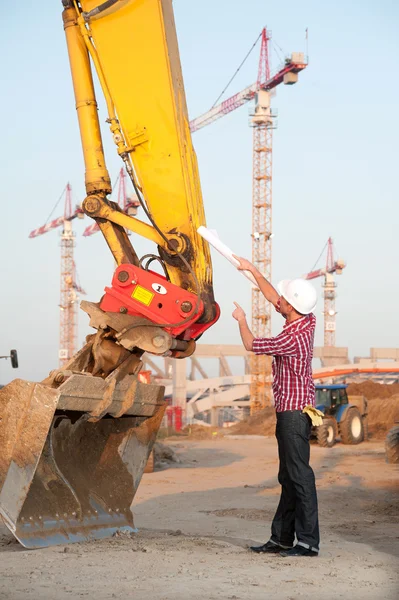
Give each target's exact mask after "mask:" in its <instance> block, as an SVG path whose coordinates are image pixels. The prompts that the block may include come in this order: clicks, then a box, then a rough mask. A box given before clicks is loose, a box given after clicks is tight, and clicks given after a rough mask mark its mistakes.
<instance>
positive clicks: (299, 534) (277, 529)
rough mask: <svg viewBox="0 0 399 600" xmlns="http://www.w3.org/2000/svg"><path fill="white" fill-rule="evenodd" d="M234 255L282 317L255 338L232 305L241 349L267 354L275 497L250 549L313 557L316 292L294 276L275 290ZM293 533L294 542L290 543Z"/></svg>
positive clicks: (316, 525) (315, 545)
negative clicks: (268, 524)
mask: <svg viewBox="0 0 399 600" xmlns="http://www.w3.org/2000/svg"><path fill="white" fill-rule="evenodd" d="M235 258H236V259H237V260H238V261H239V263H240V264H239V266H238V269H239V270H241V271H249V272H250V273H252V275H253V276H254V277H255V279H256V282H257V284H258V286H259V288H260V291H261V292H262V294H263V295H264V296H265V298H266V299H267V300H268V301H269V302H271V303H272V304H273V305H274V306H275V308H276V310H277V312H279V313H281V315H282V316H283V317H284V318H285V321H286V322H285V325H284V328H283V331H282V332H281V333H280V334H279V335H278V336H277V337H272V338H258V339H256V338H254V336H253V335H252V333H251V331H250V329H249V327H248V323H247V320H246V316H245V312H244V311H243V309H242V308H241V307H240V306H239V305H238V304H237V303H236V302H235V303H234V304H235V305H236V309H235V310H234V312H233V317H234V318H235V319H236V320H237V321H238V324H239V328H240V334H241V339H242V341H243V344H244V346H245V348H246V350H249V351H252V352H254V353H255V354H268V355H271V356H273V396H274V403H275V408H276V416H277V425H276V438H277V442H278V454H279V460H280V466H279V473H278V480H279V483H280V485H281V496H280V502H279V505H278V508H277V511H276V514H275V516H274V519H273V523H272V528H271V530H272V535H271V538H270V539H269V541H268V542H266V543H265V544H263V545H262V546H253V547H251V550H252V551H253V552H257V553H280V555H281V556H317V555H318V552H319V523H318V511H317V495H316V485H315V478H314V473H313V470H312V468H311V467H310V465H309V457H310V446H309V436H310V428H311V418H310V416H309V414H312V410H314V409H312V407H314V404H315V388H314V383H313V379H312V356H313V343H314V330H315V325H316V318H315V316H314V315H313V310H314V308H315V306H316V302H317V295H316V291H315V289H314V287H313V286H312V285H311V284H310V283H309V282H308V281H306V280H304V279H294V280H292V281H289V280H284V281H282V282H281V283H279V284H278V286H277V287H278V291H279V293H278V292H277V291H276V290H275V289H274V287H273V286H272V285H271V284H270V283H269V282H268V281H267V280H266V279H265V278H264V277H263V276H262V274H261V273H260V272H259V271H258V270H257V269H256V267H254V265H252V264H251V263H250V262H249V261H248V260H246V259H244V258H239V257H237V256H236V257H235ZM304 409H305V412H303V411H304ZM295 535H296V538H297V544H296V545H295V546H294V539H295Z"/></svg>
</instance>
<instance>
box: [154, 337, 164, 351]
mask: <svg viewBox="0 0 399 600" xmlns="http://www.w3.org/2000/svg"><path fill="white" fill-rule="evenodd" d="M164 342H165V338H164V337H163V335H156V336H154V337H153V338H152V343H153V345H154V346H155V348H161V346H163V345H164Z"/></svg>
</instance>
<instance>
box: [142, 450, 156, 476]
mask: <svg viewBox="0 0 399 600" xmlns="http://www.w3.org/2000/svg"><path fill="white" fill-rule="evenodd" d="M153 472H154V450H151V454H150V456H149V457H148V460H147V464H146V466H145V469H144V473H153Z"/></svg>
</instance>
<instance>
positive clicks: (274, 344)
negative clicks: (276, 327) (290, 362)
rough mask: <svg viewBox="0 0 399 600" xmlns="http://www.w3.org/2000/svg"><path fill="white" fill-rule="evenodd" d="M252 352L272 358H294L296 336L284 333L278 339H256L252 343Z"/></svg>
mask: <svg viewBox="0 0 399 600" xmlns="http://www.w3.org/2000/svg"><path fill="white" fill-rule="evenodd" d="M252 352H254V353H255V354H270V355H272V356H294V355H295V354H296V342H295V336H293V335H290V334H289V333H285V332H284V331H283V332H282V333H280V335H278V336H276V337H272V338H255V339H254V341H253V342H252Z"/></svg>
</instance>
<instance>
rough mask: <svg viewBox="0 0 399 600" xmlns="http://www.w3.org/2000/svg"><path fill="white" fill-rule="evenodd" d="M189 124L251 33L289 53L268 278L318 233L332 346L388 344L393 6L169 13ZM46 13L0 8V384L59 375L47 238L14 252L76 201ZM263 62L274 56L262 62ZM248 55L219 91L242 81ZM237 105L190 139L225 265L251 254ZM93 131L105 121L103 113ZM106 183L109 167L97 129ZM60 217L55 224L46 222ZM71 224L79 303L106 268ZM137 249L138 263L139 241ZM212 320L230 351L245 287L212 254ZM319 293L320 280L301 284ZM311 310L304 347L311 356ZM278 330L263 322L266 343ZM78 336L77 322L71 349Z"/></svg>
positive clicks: (186, 7) (396, 290) (71, 128)
mask: <svg viewBox="0 0 399 600" xmlns="http://www.w3.org/2000/svg"><path fill="white" fill-rule="evenodd" d="M174 8H175V16H176V25H177V32H178V38H179V43H180V53H181V60H182V65H183V74H184V78H185V85H186V94H187V100H188V107H189V112H190V117H195V116H197V115H198V114H201V113H202V112H204V111H206V110H207V109H208V108H209V107H210V106H211V105H212V103H213V101H214V100H215V99H216V97H217V96H218V94H219V92H220V91H221V90H222V88H223V87H224V85H225V83H226V82H227V81H228V79H229V77H230V76H231V74H232V73H233V72H234V70H235V69H236V68H237V66H238V64H239V63H240V62H241V60H242V58H243V57H244V55H245V54H246V52H247V51H248V49H249V47H250V46H251V45H252V43H253V41H254V40H255V39H256V37H257V35H258V33H259V31H260V30H261V29H262V27H263V25H267V26H268V28H270V29H271V30H272V33H273V38H274V39H275V41H276V42H277V43H278V44H279V46H280V47H281V48H283V50H284V51H285V52H286V53H289V52H292V51H301V50H303V48H304V31H305V29H306V27H308V28H309V54H310V64H309V67H308V68H307V69H306V71H305V72H304V73H302V74H301V75H300V80H299V83H298V84H297V85H296V86H292V87H284V86H280V88H279V89H278V92H277V95H276V97H275V98H274V99H273V107H274V108H276V109H277V110H278V114H279V117H278V129H277V131H276V132H275V136H274V156H273V161H274V169H273V178H274V179H273V230H274V233H275V238H274V241H273V281H274V282H277V281H278V280H279V279H282V278H286V277H295V276H298V275H301V274H303V273H304V272H306V271H308V270H309V269H310V268H311V267H312V266H313V264H314V262H315V260H316V258H317V256H318V255H319V253H320V251H321V249H322V247H323V246H324V244H325V242H326V240H327V238H328V236H330V235H331V236H332V237H333V238H334V241H335V244H336V247H337V249H338V252H339V254H340V256H342V257H343V258H344V259H345V260H346V261H347V263H348V266H347V268H346V269H345V271H344V273H343V275H342V276H341V277H340V278H339V279H338V299H337V309H338V317H337V318H338V322H337V345H342V346H346V345H347V346H349V348H350V353H351V355H352V356H353V355H366V354H367V353H368V349H369V348H370V347H371V346H392V347H395V346H398V344H399V338H398V331H399V317H398V314H399V313H398V311H397V308H396V301H397V297H398V294H399V284H398V282H397V277H396V262H397V260H398V258H399V252H398V241H397V227H398V222H399V208H398V207H399V203H398V201H397V196H398V192H397V189H398V185H397V171H398V151H397V144H398V142H397V140H398V139H399V117H398V109H397V98H398V96H399V82H398V78H397V75H396V74H397V70H398V69H397V60H398V55H399V43H398V23H399V7H398V4H397V2H395V1H394V0H381V1H379V2H376V1H373V2H372V1H368V0H354V1H353V2H350V3H348V2H346V1H344V0H337V1H336V2H334V3H330V2H320V1H319V0H314V1H306V0H303V1H302V2H293V1H291V0H287V1H286V2H284V3H281V2H265V1H264V0H246V2H245V3H244V2H235V3H233V2H231V1H230V0H229V1H228V0H217V1H216V2H215V0H212V1H211V0H203V1H202V2H193V1H191V2H189V1H188V0H175V2H174ZM61 9H62V7H61V1H60V0H59V1H58V0H42V1H41V2H40V3H32V2H28V1H27V0H20V1H19V2H12V3H11V2H8V3H4V2H3V3H1V6H0V18H1V22H2V24H3V27H2V29H3V31H2V36H1V38H0V52H1V56H2V59H3V60H2V68H1V75H0V77H1V80H2V81H1V90H2V93H1V95H0V112H1V115H2V123H3V126H2V136H1V146H0V152H1V157H0V158H1V160H0V169H1V183H2V212H3V218H2V232H1V236H0V249H1V273H0V275H1V279H0V281H1V285H2V293H1V297H0V303H1V304H0V309H1V310H0V319H1V347H0V354H5V353H7V352H8V350H9V349H10V348H17V349H18V351H19V354H20V364H21V368H20V369H19V371H12V369H11V367H10V363H9V362H5V361H1V362H0V383H6V382H7V381H9V380H10V379H12V378H13V377H15V376H16V375H18V376H19V377H23V378H28V379H32V380H38V379H41V378H42V377H44V376H45V375H46V374H47V373H48V371H49V370H50V369H52V368H55V367H57V366H58V320H59V308H58V304H59V262H60V248H59V234H58V232H56V231H54V232H52V233H48V234H46V235H45V236H42V237H40V238H37V239H34V240H30V239H28V234H29V232H30V231H31V230H32V229H33V228H35V227H38V226H39V225H41V224H43V223H44V222H45V220H46V218H47V216H48V214H49V213H50V211H51V209H52V207H53V205H54V203H55V201H56V200H57V198H58V197H59V195H60V193H61V191H62V189H63V188H64V186H65V184H66V182H67V181H70V183H71V184H72V186H73V193H74V201H75V202H76V203H78V202H80V201H81V200H82V199H83V198H84V185H83V181H84V179H83V175H84V173H83V161H82V155H81V149H80V141H79V136H78V127H77V120H76V115H75V109H74V100H73V93H72V85H71V81H70V75H69V66H68V62H67V54H66V48H65V41H64V33H63V29H62V22H61ZM272 58H273V62H274V64H275V66H277V57H276V54H275V53H274V52H273V56H272ZM257 60H258V56H257V51H256V53H253V54H252V56H251V59H250V60H249V61H248V63H247V64H246V66H245V67H244V68H243V70H242V72H241V73H240V75H239V76H238V77H237V79H236V80H235V82H234V85H233V87H232V88H231V90H230V93H231V94H233V93H234V92H236V91H239V90H240V89H242V88H243V87H245V86H246V85H248V84H251V83H252V82H253V81H254V80H255V79H256V71H257ZM248 108H249V107H248V106H245V107H243V108H241V109H240V110H238V111H236V112H235V113H234V114H231V115H229V116H227V117H225V118H224V119H222V120H220V121H219V122H217V123H214V124H213V125H212V126H210V127H208V128H206V129H204V130H202V131H200V132H198V133H196V134H195V136H194V143H195V147H196V150H197V154H198V159H199V165H200V173H201V182H202V188H203V193H204V201H205V209H206V213H207V221H208V225H209V226H210V227H212V228H216V229H217V230H218V232H219V235H220V237H221V239H223V240H224V241H225V242H226V243H227V244H228V245H230V246H231V247H232V248H233V249H234V250H235V251H236V252H237V253H239V254H242V255H246V256H250V251H251V238H250V230H251V168H252V137H251V135H252V132H251V130H250V128H249V127H248ZM101 116H102V120H103V121H104V119H105V113H104V112H103V113H102V115H101ZM104 134H105V137H106V149H107V156H108V163H109V170H110V172H111V174H112V178H113V179H114V178H115V177H116V176H117V173H118V169H119V168H120V163H119V159H118V157H117V156H116V152H115V150H114V148H113V146H112V143H111V141H110V136H109V134H108V131H107V130H106V129H105V130H104ZM59 212H60V211H59ZM87 224H88V220H87V219H85V221H84V222H79V223H77V224H76V227H75V229H76V233H77V237H76V241H77V247H76V262H77V266H78V272H79V276H80V280H81V283H82V285H83V287H84V288H85V289H86V291H87V292H88V298H89V299H91V300H98V299H99V297H100V296H101V294H102V290H103V288H104V286H105V285H108V284H109V282H110V279H111V274H112V269H113V262H112V259H111V256H110V254H109V251H108V249H107V248H106V245H105V242H104V241H103V240H102V238H101V236H100V235H99V234H97V235H96V236H93V237H92V238H83V237H82V235H81V234H82V232H83V229H84V227H85V226H86V225H87ZM137 247H138V250H139V252H142V251H144V250H147V249H148V248H147V246H145V244H143V243H142V242H139V243H138V244H137ZM214 279H215V292H216V297H217V299H218V301H219V303H220V304H221V307H222V311H223V317H222V318H221V320H220V322H219V323H218V324H217V325H216V326H214V327H213V328H212V329H211V330H210V331H209V333H207V334H206V336H204V337H203V338H202V340H201V341H202V342H207V343H216V342H217V343H239V337H238V333H237V328H236V325H235V322H233V321H232V320H231V318H230V314H231V310H232V301H233V300H237V301H238V302H240V303H241V304H242V305H243V306H244V307H245V308H246V309H248V311H249V310H250V287H249V285H247V284H246V282H245V280H244V279H243V278H242V276H240V275H239V274H238V273H237V272H235V270H234V269H233V268H232V267H231V266H230V265H229V264H228V263H226V262H225V261H224V260H223V259H221V258H219V257H214ZM316 285H317V288H318V290H319V292H321V280H319V281H318V282H316ZM321 310H322V304H321V302H320V303H319V307H318V309H317V316H318V331H317V339H316V343H317V344H321V343H322V329H323V319H322V315H321ZM281 324H282V323H281V320H280V318H279V317H278V316H277V315H276V317H275V318H274V324H273V327H274V329H275V330H276V331H277V330H278V328H279V327H280V326H281ZM88 332H89V328H88V325H87V319H86V315H84V314H83V313H82V315H81V317H80V332H79V342H80V344H81V343H83V340H84V338H85V335H86V334H87V333H88Z"/></svg>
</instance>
